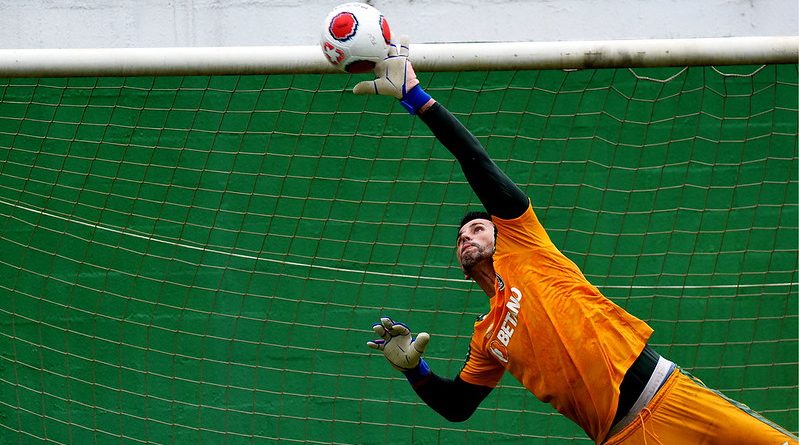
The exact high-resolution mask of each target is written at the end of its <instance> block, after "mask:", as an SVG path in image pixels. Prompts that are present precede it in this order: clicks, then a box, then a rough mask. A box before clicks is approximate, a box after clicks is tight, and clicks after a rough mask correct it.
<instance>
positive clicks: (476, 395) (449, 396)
mask: <svg viewBox="0 0 799 445" xmlns="http://www.w3.org/2000/svg"><path fill="white" fill-rule="evenodd" d="M491 389H492V388H489V387H488V386H480V385H473V384H471V383H466V382H464V381H463V380H461V378H460V377H455V380H450V379H446V378H443V377H439V376H437V375H435V374H433V373H431V374H430V375H429V376H428V377H426V378H425V379H424V380H422V381H420V382H418V383H416V384H414V385H413V390H414V391H416V394H418V395H419V398H421V399H422V400H423V401H424V402H425V403H426V404H427V405H428V406H429V407H430V408H433V409H434V410H435V411H436V412H437V413H439V414H441V416H443V417H444V418H445V419H447V420H449V421H450V422H463V421H464V420H466V419H468V418H469V417H471V415H472V413H474V411H475V410H476V409H477V406H478V405H480V402H482V401H483V399H485V398H486V396H488V394H489V393H490V392H491Z"/></svg>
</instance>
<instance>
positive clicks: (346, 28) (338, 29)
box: [328, 11, 358, 42]
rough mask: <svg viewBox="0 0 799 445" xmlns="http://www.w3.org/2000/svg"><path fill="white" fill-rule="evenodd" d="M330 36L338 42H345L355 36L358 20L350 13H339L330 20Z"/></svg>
mask: <svg viewBox="0 0 799 445" xmlns="http://www.w3.org/2000/svg"><path fill="white" fill-rule="evenodd" d="M328 29H329V31H330V35H331V36H333V38H334V39H336V40H338V41H339V42H345V41H347V40H349V39H351V38H353V37H354V36H355V33H356V32H357V31H358V19H356V18H355V14H353V13H351V12H347V11H344V12H339V13H338V14H336V16H335V17H333V19H332V20H330V27H329V28H328Z"/></svg>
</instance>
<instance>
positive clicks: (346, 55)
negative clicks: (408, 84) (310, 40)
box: [321, 3, 391, 73]
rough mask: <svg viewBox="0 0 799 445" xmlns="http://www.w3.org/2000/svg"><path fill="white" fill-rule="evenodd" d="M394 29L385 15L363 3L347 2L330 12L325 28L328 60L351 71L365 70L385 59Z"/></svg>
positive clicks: (323, 43)
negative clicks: (389, 25) (390, 26)
mask: <svg viewBox="0 0 799 445" xmlns="http://www.w3.org/2000/svg"><path fill="white" fill-rule="evenodd" d="M390 42H391V30H390V29H389V27H388V22H387V21H386V18H385V17H383V14H381V13H380V11H378V10H377V9H376V8H374V7H372V6H369V5H367V4H364V3H345V4H343V5H339V6H337V7H336V8H334V9H333V10H332V11H330V14H328V15H327V18H326V19H325V22H324V28H323V29H322V39H321V44H322V51H323V52H324V54H325V57H327V60H328V61H329V62H330V63H331V64H333V65H334V66H336V67H338V68H339V69H341V70H343V71H346V72H348V73H365V72H368V71H371V70H373V69H374V67H375V65H376V64H377V62H379V61H381V60H383V59H385V58H386V55H387V54H388V46H389V43H390Z"/></svg>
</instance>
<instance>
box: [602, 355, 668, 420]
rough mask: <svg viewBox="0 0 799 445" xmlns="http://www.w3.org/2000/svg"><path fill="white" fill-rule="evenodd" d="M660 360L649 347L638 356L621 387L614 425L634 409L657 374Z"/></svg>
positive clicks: (625, 375)
mask: <svg viewBox="0 0 799 445" xmlns="http://www.w3.org/2000/svg"><path fill="white" fill-rule="evenodd" d="M659 359H660V354H658V353H657V352H655V351H654V350H653V349H652V348H650V347H649V345H647V346H644V350H643V351H641V354H640V355H638V358H637V359H635V361H634V362H633V364H632V365H631V366H630V369H628V370H627V372H626V373H625V374H624V379H622V381H621V385H620V386H619V403H618V405H617V406H616V416H615V417H614V418H613V425H616V424H617V423H618V422H619V420H621V419H622V418H623V417H624V416H625V415H627V413H628V412H629V411H630V408H632V407H633V404H635V401H636V400H638V397H639V396H640V395H641V393H642V392H643V391H644V388H646V384H647V382H649V378H650V377H652V374H653V373H654V372H655V367H656V366H657V364H658V360H659Z"/></svg>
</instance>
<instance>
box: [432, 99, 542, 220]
mask: <svg viewBox="0 0 799 445" xmlns="http://www.w3.org/2000/svg"><path fill="white" fill-rule="evenodd" d="M419 117H420V118H421V119H422V121H423V122H424V123H425V124H427V126H428V127H430V130H432V131H433V134H434V135H435V136H436V138H437V139H438V140H439V142H441V144H442V145H444V147H446V149H447V150H449V151H450V153H452V154H453V155H454V156H455V159H457V160H458V163H460V166H461V169H462V170H463V174H464V175H465V176H466V180H467V181H468V182H469V185H471V187H472V190H474V192H475V194H477V197H478V198H479V199H480V202H482V203H483V207H485V209H486V211H487V212H488V213H489V214H491V215H494V216H498V217H500V218H502V219H513V218H516V217H518V216H521V215H522V213H524V212H525V211H526V210H527V206H528V205H529V200H528V198H527V195H525V194H524V192H523V191H522V190H521V189H520V188H519V187H518V186H516V184H514V183H513V181H511V180H510V178H508V176H507V175H506V174H505V173H504V172H503V171H502V170H500V169H499V167H497V165H496V164H495V163H494V161H493V160H491V158H490V157H489V156H488V153H487V152H486V150H485V148H483V146H482V145H481V144H480V142H479V141H478V140H477V138H475V137H474V135H473V134H472V133H471V132H469V130H468V129H466V127H464V126H463V124H461V122H460V121H459V120H458V119H457V118H456V117H455V116H453V115H452V113H450V112H449V111H448V110H447V109H446V108H444V106H442V105H441V104H439V103H437V102H436V103H435V104H433V106H432V107H430V108H429V109H428V110H426V111H425V112H424V113H421V114H420V115H419Z"/></svg>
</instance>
